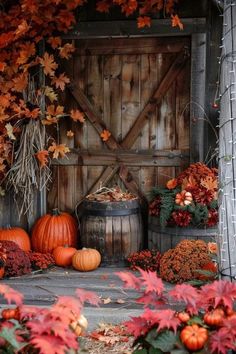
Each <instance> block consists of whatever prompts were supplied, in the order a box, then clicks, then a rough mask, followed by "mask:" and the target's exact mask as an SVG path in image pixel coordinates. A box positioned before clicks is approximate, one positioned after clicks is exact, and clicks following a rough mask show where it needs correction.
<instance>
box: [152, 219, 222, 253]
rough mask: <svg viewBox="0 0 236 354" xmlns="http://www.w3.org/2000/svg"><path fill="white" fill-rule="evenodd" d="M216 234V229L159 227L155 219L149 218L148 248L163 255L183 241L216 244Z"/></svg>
mask: <svg viewBox="0 0 236 354" xmlns="http://www.w3.org/2000/svg"><path fill="white" fill-rule="evenodd" d="M217 233H218V229H217V227H205V228H197V227H177V226H176V227H161V226H160V224H159V220H158V218H157V217H155V216H149V222H148V248H149V249H157V250H158V251H160V252H161V253H164V252H166V251H168V250H169V249H170V248H174V247H175V246H176V245H177V244H178V243H179V242H180V241H182V240H184V239H185V240H186V239H187V240H203V241H205V242H216V237H217Z"/></svg>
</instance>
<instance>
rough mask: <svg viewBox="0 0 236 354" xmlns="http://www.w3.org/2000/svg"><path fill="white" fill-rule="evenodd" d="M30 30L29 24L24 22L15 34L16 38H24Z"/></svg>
mask: <svg viewBox="0 0 236 354" xmlns="http://www.w3.org/2000/svg"><path fill="white" fill-rule="evenodd" d="M29 29H30V26H29V25H28V23H27V22H26V21H25V20H23V21H22V22H21V23H20V24H19V25H18V27H17V29H16V31H15V34H16V37H20V36H23V35H24V34H25V33H26V32H28V31H29Z"/></svg>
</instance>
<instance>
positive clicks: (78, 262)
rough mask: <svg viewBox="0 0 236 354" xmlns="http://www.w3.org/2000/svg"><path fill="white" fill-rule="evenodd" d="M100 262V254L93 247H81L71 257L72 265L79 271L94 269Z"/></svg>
mask: <svg viewBox="0 0 236 354" xmlns="http://www.w3.org/2000/svg"><path fill="white" fill-rule="evenodd" d="M100 263H101V255H100V253H99V252H98V251H97V250H95V249H93V248H82V250H78V251H76V252H75V254H74V256H73V258H72V266H73V267H74V268H75V269H77V270H79V271H81V272H89V271H90V270H95V269H97V267H98V266H99V264H100Z"/></svg>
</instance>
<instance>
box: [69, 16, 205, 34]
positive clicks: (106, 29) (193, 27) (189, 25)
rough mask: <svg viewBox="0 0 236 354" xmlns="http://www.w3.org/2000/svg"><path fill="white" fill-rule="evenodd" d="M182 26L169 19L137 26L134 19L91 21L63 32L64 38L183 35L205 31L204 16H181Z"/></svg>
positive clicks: (80, 23)
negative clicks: (173, 23)
mask: <svg viewBox="0 0 236 354" xmlns="http://www.w3.org/2000/svg"><path fill="white" fill-rule="evenodd" d="M182 22H183V25H184V28H183V30H182V31H180V30H179V28H176V27H171V26H170V20H167V19H164V20H162V19H158V20H152V26H151V27H150V28H149V27H144V28H141V29H139V28H137V22H136V21H135V20H134V21H92V22H81V21H80V22H79V24H78V26H75V27H74V28H73V30H72V31H71V32H70V33H67V34H65V36H64V37H65V38H66V39H80V38H84V39H89V38H98V37H99V38H112V37H126V36H127V37H129V38H130V37H132V36H135V37H145V36H152V37H154V36H158V37H160V36H177V37H178V36H184V35H191V34H193V33H204V32H206V30H207V28H206V18H182Z"/></svg>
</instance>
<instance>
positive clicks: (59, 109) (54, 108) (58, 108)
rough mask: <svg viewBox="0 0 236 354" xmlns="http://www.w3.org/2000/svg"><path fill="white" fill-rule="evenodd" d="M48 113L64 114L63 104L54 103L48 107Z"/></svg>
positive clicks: (53, 114) (52, 114)
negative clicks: (56, 104)
mask: <svg viewBox="0 0 236 354" xmlns="http://www.w3.org/2000/svg"><path fill="white" fill-rule="evenodd" d="M47 114H48V115H51V116H61V115H63V114H64V107H63V106H59V105H58V106H55V105H54V104H52V105H50V106H48V107H47Z"/></svg>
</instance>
